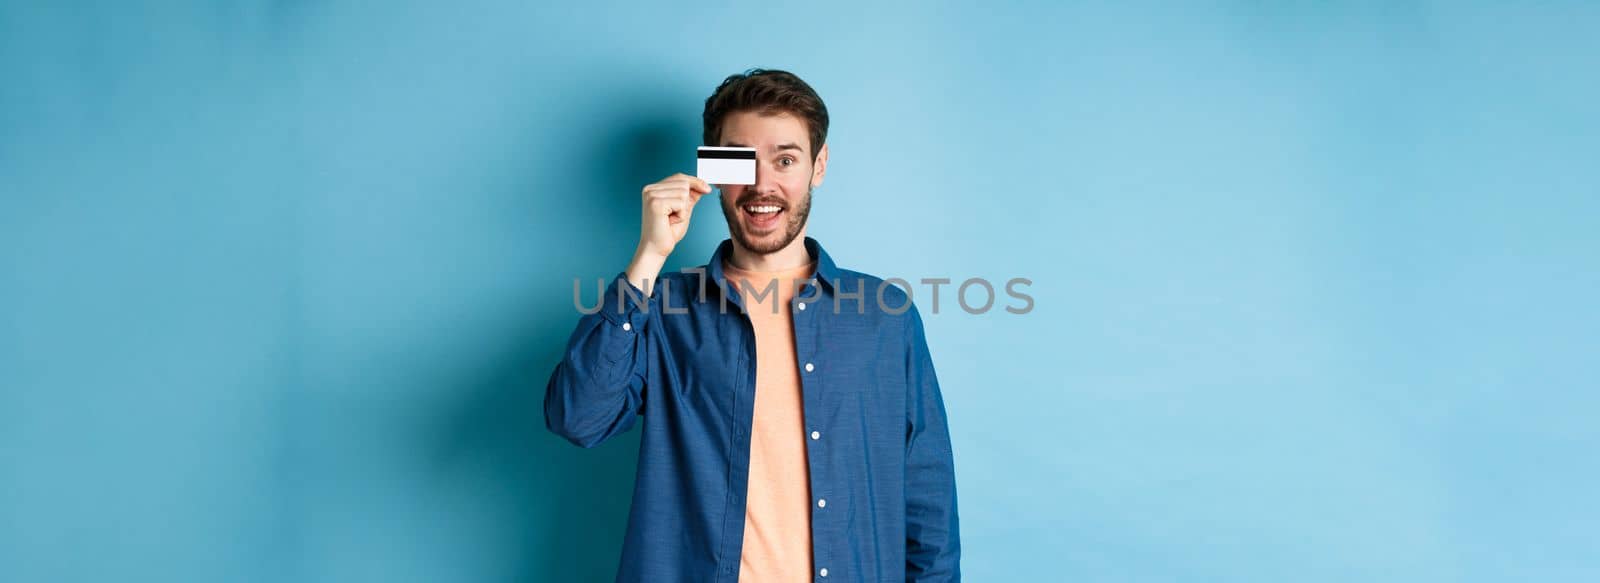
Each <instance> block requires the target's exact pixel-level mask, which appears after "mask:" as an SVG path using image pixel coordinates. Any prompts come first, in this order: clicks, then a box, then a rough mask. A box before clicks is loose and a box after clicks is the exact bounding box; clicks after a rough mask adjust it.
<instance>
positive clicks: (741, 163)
mask: <svg viewBox="0 0 1600 583" xmlns="http://www.w3.org/2000/svg"><path fill="white" fill-rule="evenodd" d="M698 158H699V165H698V166H696V168H695V176H696V177H698V178H700V179H701V180H704V181H706V182H707V183H710V184H755V183H756V149H755V148H726V147H719V146H701V147H700V151H699V152H698Z"/></svg>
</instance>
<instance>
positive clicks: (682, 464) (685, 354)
mask: <svg viewBox="0 0 1600 583" xmlns="http://www.w3.org/2000/svg"><path fill="white" fill-rule="evenodd" d="M805 247H806V250H807V251H808V252H810V254H811V257H812V259H814V260H815V261H816V263H817V268H816V274H815V276H814V277H813V278H812V279H811V280H810V281H807V282H801V283H802V287H800V289H799V291H798V293H796V294H795V296H794V299H793V300H792V301H791V302H790V304H791V305H790V306H789V309H792V310H794V312H793V313H794V336H795V354H796V357H797V359H798V363H797V364H798V366H799V367H800V371H801V372H800V380H801V392H802V400H803V402H804V412H803V413H804V419H805V433H806V435H805V436H804V439H805V443H806V448H807V451H806V454H807V463H808V464H809V470H810V478H809V479H810V480H811V493H812V496H813V497H814V498H815V499H816V500H814V501H813V504H812V505H811V536H812V553H813V557H812V558H813V562H814V565H815V566H816V570H815V572H814V573H812V579H813V580H814V581H820V582H841V581H849V582H887V581H916V582H927V581H959V580H960V577H961V576H960V556H961V543H960V535H959V528H958V520H957V513H956V482H955V469H954V459H953V455H952V452H951V448H950V434H949V428H948V424H947V422H946V416H945V408H944V399H943V397H942V395H941V393H940V391H939V381H938V379H937V377H936V376H935V374H934V369H933V360H932V358H931V356H930V355H929V352H928V346H927V340H926V337H925V336H924V332H923V325H922V318H921V316H920V314H919V313H918V311H917V308H916V306H915V305H914V304H913V303H912V302H911V301H910V297H909V296H908V294H907V293H906V292H905V291H904V290H902V289H900V288H899V287H896V286H894V285H891V284H886V283H885V282H884V281H883V280H882V279H879V278H877V277H873V276H871V275H867V274H864V273H859V272H855V271H850V270H847V269H840V268H838V267H837V266H835V265H834V263H833V260H832V259H831V258H829V257H828V254H827V253H826V252H824V251H823V249H822V246H821V245H819V244H818V243H817V242H816V240H814V239H812V238H810V237H807V238H806V239H805ZM731 250H732V242H731V241H728V240H724V241H723V242H722V244H721V245H720V246H718V248H717V250H716V252H715V253H713V254H712V256H711V260H710V261H709V262H707V263H706V264H705V265H704V266H702V267H699V268H696V269H689V270H684V271H682V272H678V273H664V274H662V276H661V278H660V281H658V282H657V283H656V284H655V286H654V287H653V289H652V290H651V293H650V294H649V295H646V294H644V292H642V291H641V290H639V289H638V288H637V287H635V286H634V285H632V284H631V283H629V282H628V280H627V277H626V274H625V273H623V274H618V275H617V277H616V278H615V279H613V280H612V281H611V283H610V285H609V286H608V287H607V289H606V291H605V295H604V296H602V298H601V303H600V305H599V306H598V309H597V310H596V311H594V312H593V313H588V314H585V315H583V316H582V317H580V318H579V320H578V326H577V329H575V330H574V331H573V333H572V336H571V338H570V339H569V340H568V343H567V350H566V354H565V355H564V356H563V357H562V359H561V362H560V364H558V365H557V366H556V370H555V372H554V373H553V374H552V375H551V377H550V383H549V385H548V387H547V388H546V393H545V400H544V413H545V424H546V426H547V427H549V429H550V430H551V431H553V432H555V433H556V434H558V435H560V436H562V437H564V438H566V439H567V440H569V441H571V442H572V443H574V444H577V445H578V446H581V447H586V448H587V447H594V446H595V445H597V444H599V443H601V442H603V441H605V440H607V439H609V438H611V437H613V436H615V435H617V434H620V433H622V432H625V431H627V430H628V429H630V428H631V427H632V426H633V425H634V423H635V422H636V421H637V420H638V419H639V418H640V417H644V418H645V419H646V420H647V422H646V423H644V425H643V428H644V429H643V432H644V435H643V437H642V441H641V443H640V448H639V464H638V475H637V480H636V481H635V485H634V491H633V507H632V509H631V511H630V513H629V516H628V530H627V535H626V538H625V539H624V541H623V552H622V561H621V565H620V567H619V569H618V572H617V581H619V582H635V581H651V582H658V581H662V582H679V581H682V582H702V581H707V582H710V581H714V582H718V583H734V582H735V580H736V579H737V578H738V575H739V553H740V552H741V547H742V544H743V540H744V539H743V537H744V518H745V500H746V495H747V492H748V488H749V487H751V485H750V484H749V483H748V482H749V480H748V478H749V469H750V466H749V464H750V428H751V423H752V417H753V414H754V409H753V404H754V402H755V390H756V387H755V378H756V374H755V367H756V354H755V337H754V331H753V329H752V327H751V324H750V320H749V317H748V316H747V315H746V314H745V312H744V309H745V308H744V307H743V305H742V301H741V300H742V298H741V297H740V294H739V293H738V291H739V290H738V289H737V288H735V287H734V286H735V285H737V284H735V283H732V282H729V281H727V280H726V278H725V277H724V276H723V272H722V261H723V258H724V256H726V255H727V254H728V253H729V252H730V251H731ZM780 283H783V284H787V283H788V282H780ZM591 309H593V308H591ZM755 487H759V484H757V485H755Z"/></svg>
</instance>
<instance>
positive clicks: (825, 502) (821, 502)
mask: <svg viewBox="0 0 1600 583" xmlns="http://www.w3.org/2000/svg"><path fill="white" fill-rule="evenodd" d="M827 507H828V499H827V498H820V499H818V500H817V508H827Z"/></svg>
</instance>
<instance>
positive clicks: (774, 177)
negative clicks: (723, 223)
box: [717, 112, 828, 254]
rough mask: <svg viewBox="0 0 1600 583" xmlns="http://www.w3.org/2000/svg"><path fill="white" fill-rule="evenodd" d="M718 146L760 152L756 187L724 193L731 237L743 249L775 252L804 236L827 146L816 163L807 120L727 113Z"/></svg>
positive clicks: (726, 189) (737, 186)
mask: <svg viewBox="0 0 1600 583" xmlns="http://www.w3.org/2000/svg"><path fill="white" fill-rule="evenodd" d="M717 145H719V146H737V147H744V148H755V149H756V183H755V184H753V185H743V184H728V185H723V186H721V188H722V216H723V217H724V218H726V219H727V220H728V233H729V234H730V235H732V236H733V239H734V240H735V241H737V242H738V243H739V244H740V245H742V246H744V248H745V249H749V250H750V251H752V252H755V253H761V254H766V253H773V252H776V251H778V250H780V249H783V248H785V247H788V246H789V244H790V243H792V242H794V240H795V239H796V238H798V237H799V236H800V235H801V233H803V232H804V231H805V226H806V218H807V217H808V216H810V214H811V189H812V188H814V187H816V186H819V185H821V184H822V176H823V174H824V171H825V170H827V166H828V147H827V146H823V147H822V151H821V152H820V154H819V155H818V156H817V157H816V161H815V162H813V161H812V156H811V136H810V133H809V132H808V130H807V127H806V122H805V120H803V119H801V118H799V117H796V116H794V115H791V114H788V113H778V114H773V115H761V114H759V113H755V112H738V113H732V114H729V115H728V117H727V118H726V119H724V120H723V124H722V142H721V143H720V144H717Z"/></svg>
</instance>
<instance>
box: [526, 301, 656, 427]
mask: <svg viewBox="0 0 1600 583" xmlns="http://www.w3.org/2000/svg"><path fill="white" fill-rule="evenodd" d="M665 283H666V282H657V283H656V285H655V286H653V287H654V289H652V290H651V291H652V293H651V294H650V295H648V296H646V295H645V293H644V292H643V291H642V290H640V289H639V288H638V287H637V286H634V285H633V284H632V283H631V282H629V281H628V278H627V274H626V273H625V272H624V273H621V274H618V275H617V277H616V278H615V279H613V280H612V281H611V284H610V285H609V286H608V287H607V288H606V291H605V293H604V295H602V296H601V298H600V307H599V310H598V311H596V312H594V313H591V314H585V315H583V316H582V317H580V318H579V319H578V326H577V328H576V329H574V330H573V331H572V336H571V337H570V338H568V340H567V348H566V353H565V354H564V355H563V356H562V357H561V362H560V363H558V364H557V365H556V370H555V372H554V373H552V374H551V375H550V383H549V385H548V386H546V387H545V395H544V422H545V427H547V428H549V429H550V431H551V432H553V433H555V434H557V435H560V436H561V437H564V438H566V439H567V441H570V442H572V443H574V444H576V445H578V446H579V447H584V448H590V447H594V446H596V445H599V444H600V443H602V442H604V441H605V440H607V439H610V438H611V437H612V436H614V435H617V434H619V433H623V432H625V431H627V430H628V429H630V428H632V427H633V424H634V422H635V420H636V419H637V417H638V416H639V415H643V414H644V390H645V379H646V378H647V377H646V372H647V370H646V363H647V359H646V358H645V357H646V352H647V350H646V346H647V342H648V337H649V329H648V328H649V325H650V314H651V313H652V312H654V311H655V310H656V308H658V307H659V304H660V299H659V298H660V295H661V294H660V293H659V292H657V291H656V290H659V289H660V288H661V286H662V285H665ZM619 294H620V295H619ZM619 298H620V299H619Z"/></svg>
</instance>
